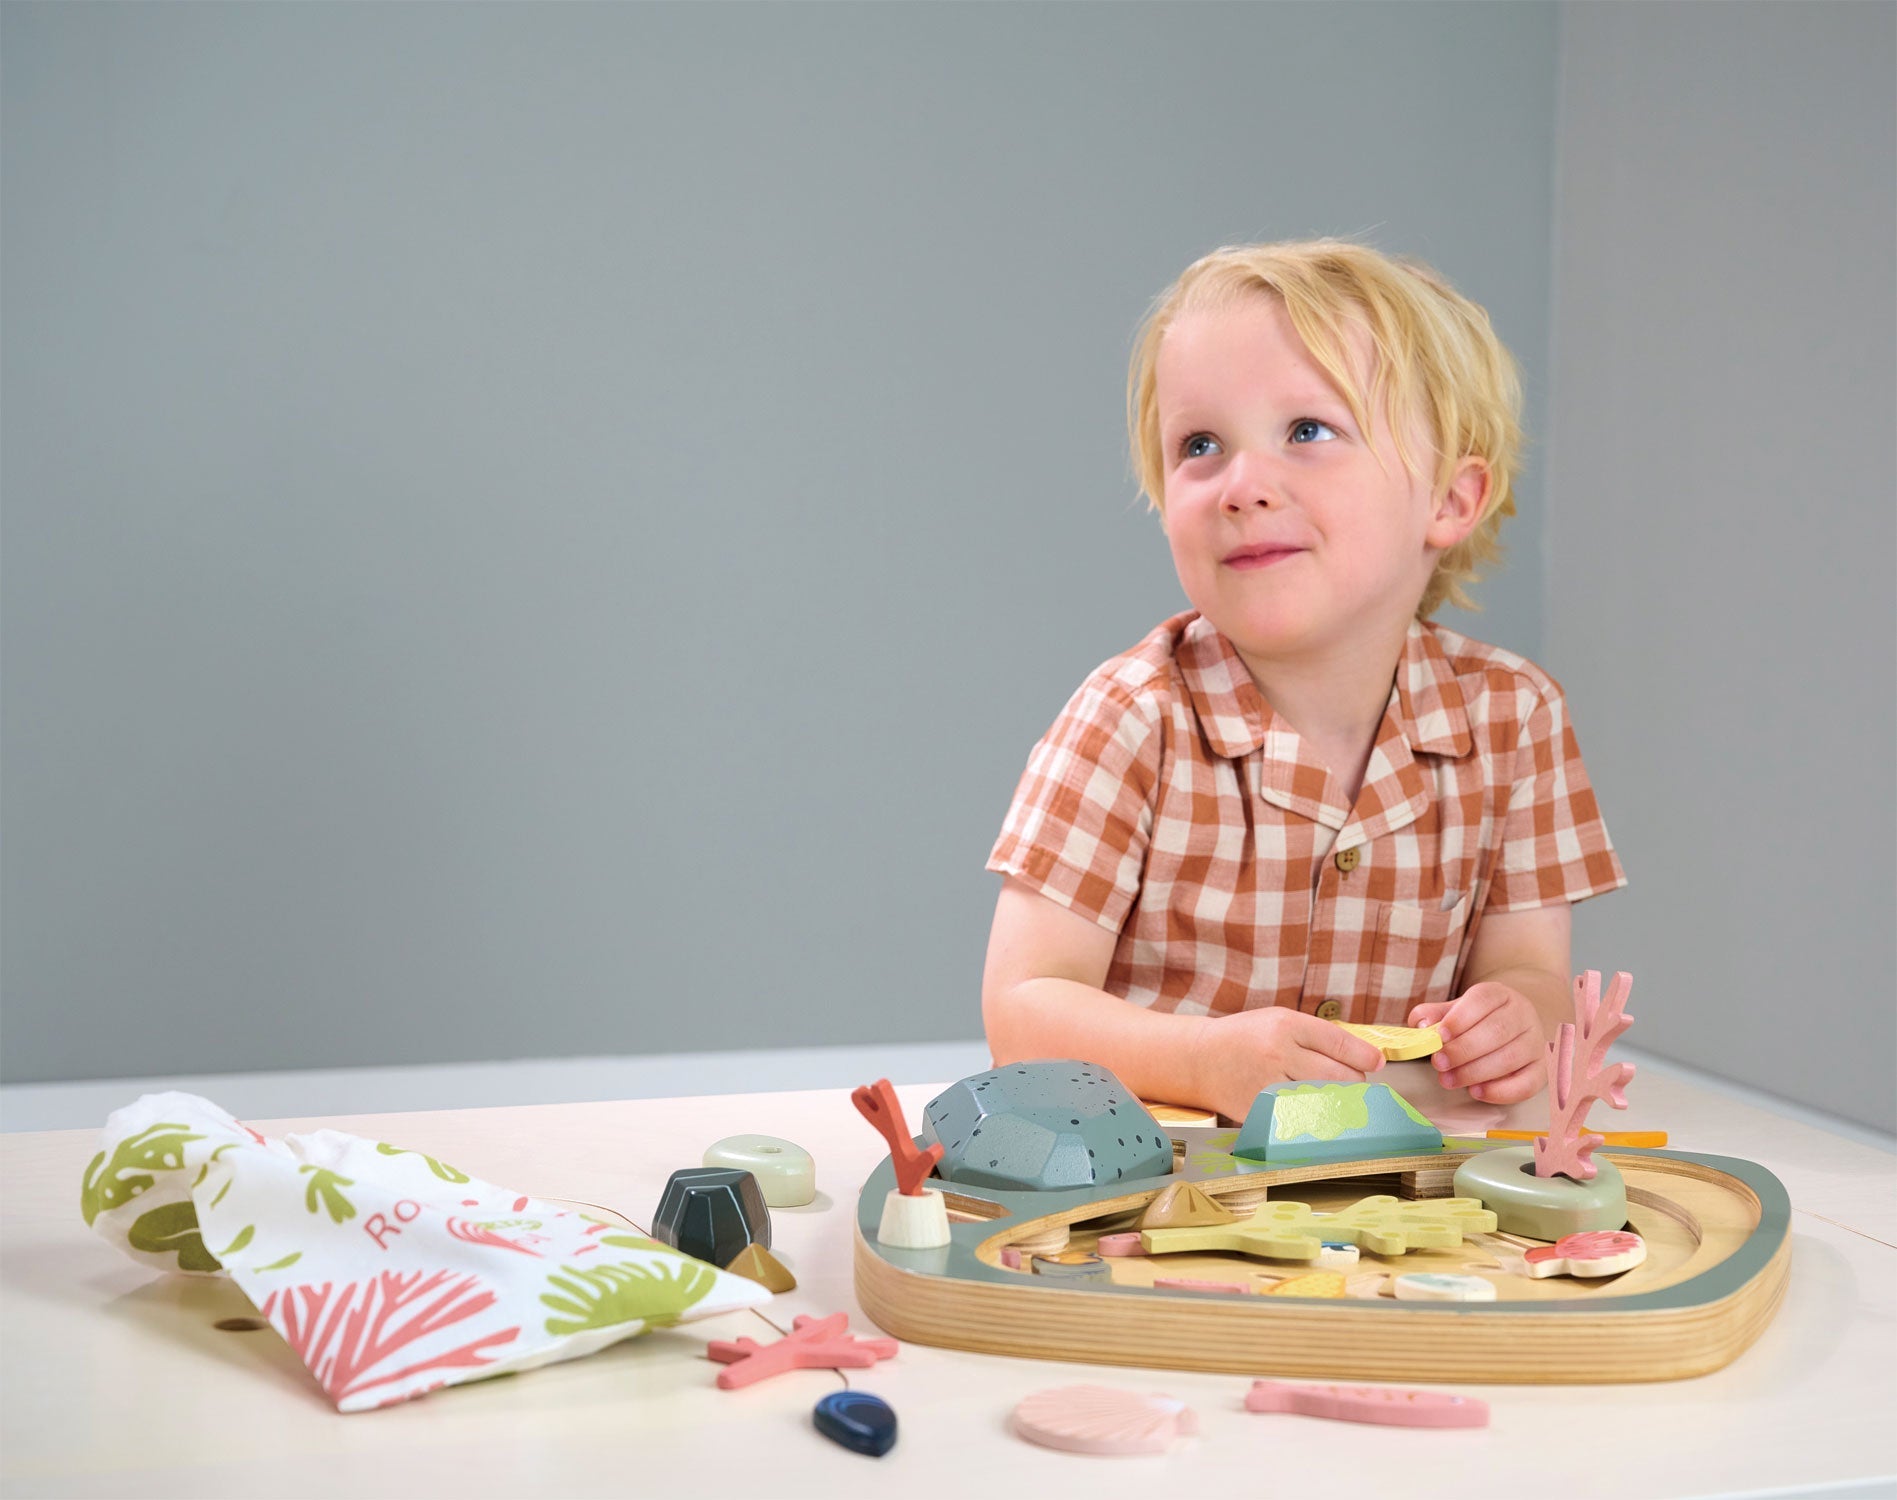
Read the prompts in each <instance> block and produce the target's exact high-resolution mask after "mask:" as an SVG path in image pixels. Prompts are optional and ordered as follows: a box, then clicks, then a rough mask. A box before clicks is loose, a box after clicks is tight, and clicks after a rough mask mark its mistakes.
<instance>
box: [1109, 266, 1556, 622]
mask: <svg viewBox="0 0 1897 1500" xmlns="http://www.w3.org/2000/svg"><path fill="white" fill-rule="evenodd" d="M1246 293H1263V294H1265V295H1267V296H1271V297H1276V298H1277V299H1278V300H1279V301H1280V302H1281V303H1282V304H1283V306H1284V309H1285V312H1286V313H1287V314H1288V315H1289V317H1290V319H1291V324H1292V327H1294V328H1295V329H1296V330H1297V333H1298V336H1299V337H1300V338H1301V339H1303V341H1304V344H1305V347H1306V348H1308V349H1309V350H1310V352H1311V357H1312V358H1313V359H1314V360H1316V361H1317V363H1318V365H1319V366H1320V367H1321V368H1322V369H1323V370H1324V372H1325V373H1326V374H1327V375H1329V376H1330V378H1331V381H1332V383H1333V384H1335V385H1336V387H1337V389H1338V391H1339V392H1340V394H1341V395H1342V396H1343V398H1344V400H1345V401H1346V402H1347V403H1348V405H1349V407H1350V412H1351V415H1352V416H1353V417H1354V418H1355V419H1356V421H1357V424H1358V427H1359V429H1360V430H1361V431H1363V432H1365V433H1369V432H1370V431H1371V430H1372V423H1371V421H1370V413H1371V411H1373V410H1377V411H1381V412H1382V413H1383V414H1384V416H1385V417H1386V418H1387V419H1388V420H1389V424H1390V428H1391V430H1392V431H1393V432H1394V433H1395V435H1396V445H1397V456H1398V458H1399V459H1400V460H1401V462H1402V464H1403V466H1404V467H1405V468H1406V469H1407V470H1409V471H1410V472H1411V473H1412V474H1419V473H1420V472H1421V471H1420V470H1419V469H1418V468H1417V465H1416V463H1415V461H1414V458H1415V455H1413V454H1411V452H1410V451H1409V444H1408V443H1407V442H1406V441H1405V432H1406V429H1407V428H1408V427H1409V425H1410V422H1409V420H1406V418H1409V419H1414V418H1420V419H1421V420H1422V422H1423V424H1424V427H1425V430H1426V431H1427V432H1428V434H1429V437H1430V440H1431V441H1432V442H1433V444H1434V445H1435V473H1434V475H1433V477H1432V479H1431V493H1432V494H1435V493H1440V492H1441V491H1442V490H1443V489H1444V488H1445V487H1446V486H1447V485H1448V483H1449V481H1450V478H1451V476H1453V475H1454V473H1455V470H1456V466H1457V464H1458V463H1459V462H1460V461H1461V460H1462V459H1463V458H1465V457H1469V456H1474V457H1477V458H1481V459H1484V460H1486V461H1487V463H1488V466H1489V472H1490V475H1491V482H1490V487H1489V495H1488V500H1487V503H1486V504H1485V506H1484V507H1483V512H1482V517H1481V519H1480V521H1479V522H1478V523H1477V525H1476V528H1475V530H1473V531H1472V532H1470V533H1469V535H1468V536H1467V537H1465V538H1464V539H1463V540H1462V541H1460V542H1458V543H1457V544H1456V545H1455V546H1453V547H1450V548H1449V549H1447V550H1446V551H1445V552H1444V553H1443V554H1442V556H1441V557H1439V558H1438V559H1437V560H1436V571H1435V573H1434V574H1433V575H1432V576H1431V578H1430V580H1429V585H1428V587H1427V588H1426V589H1425V590H1424V592H1423V598H1422V602H1421V603H1419V604H1418V605H1417V608H1416V614H1417V618H1419V619H1427V618H1428V617H1429V616H1430V615H1431V614H1433V613H1434V612H1435V610H1436V608H1437V606H1438V605H1440V604H1442V603H1443V602H1444V601H1445V600H1447V601H1449V602H1450V603H1452V604H1454V605H1456V606H1457V607H1458V608H1461V609H1474V608H1476V607H1477V606H1476V604H1475V603H1474V601H1473V600H1472V599H1470V597H1469V595H1468V593H1467V592H1466V591H1465V590H1464V588H1463V585H1464V584H1466V583H1472V582H1474V581H1475V580H1476V579H1477V578H1478V577H1479V576H1480V574H1479V572H1478V571H1477V570H1478V568H1479V567H1480V566H1481V565H1482V564H1485V563H1488V562H1491V561H1493V560H1494V559H1495V558H1497V557H1499V556H1501V552H1502V545H1501V542H1500V540H1499V539H1498V536H1497V533H1498V532H1499V531H1500V530H1501V525H1502V521H1503V520H1504V518H1506V517H1508V516H1512V515H1514V514H1515V476H1516V473H1517V472H1518V470H1519V469H1520V466H1521V448H1522V441H1523V439H1522V426H1521V404H1522V392H1521V376H1520V374H1519V372H1518V371H1517V369H1516V366H1515V361H1514V359H1513V357H1512V356H1511V355H1510V354H1509V352H1508V350H1507V349H1505V348H1504V347H1503V346H1502V341H1501V340H1500V339H1498V338H1497V337H1496V336H1495V330H1494V329H1493V328H1492V327H1491V326H1490V324H1489V315H1488V314H1487V313H1486V312H1484V311H1483V310H1482V309H1481V308H1480V307H1478V306H1477V305H1476V304H1475V303H1473V302H1471V301H1469V300H1468V299H1467V298H1466V297H1463V296H1462V295H1460V294H1459V293H1458V292H1457V291H1456V290H1455V288H1454V287H1452V286H1450V285H1449V283H1448V282H1447V281H1445V280H1443V278H1442V277H1441V276H1440V275H1438V274H1437V273H1436V272H1435V271H1434V270H1432V269H1431V268H1430V267H1428V266H1426V265H1423V264H1422V263H1421V262H1420V261H1414V260H1408V259H1402V258H1397V257H1392V256H1388V255H1385V254H1383V253H1382V252H1381V251H1378V250H1372V249H1371V248H1370V247H1369V246H1367V245H1358V244H1353V243H1352V242H1350V241H1348V240H1285V241H1280V242H1278V243H1276V244H1268V245H1230V246H1226V247H1225V248H1223V249H1220V250H1214V251H1213V252H1212V253H1211V254H1210V255H1207V256H1204V257H1202V258H1201V259H1199V260H1196V261H1194V262H1193V263H1192V264H1191V265H1190V266H1188V267H1187V268H1186V270H1185V273H1184V274H1183V275H1182V276H1180V278H1179V279H1178V280H1177V281H1176V282H1174V283H1173V284H1172V285H1171V286H1170V287H1168V288H1167V289H1166V291H1165V292H1164V293H1162V294H1161V296H1160V297H1159V300H1158V301H1157V302H1155V303H1154V304H1153V309H1152V311H1151V312H1150V313H1148V314H1147V316H1146V320H1145V322H1144V323H1143V324H1142V325H1141V327H1140V333H1139V338H1138V342H1137V343H1136V345H1135V348H1134V352H1133V362H1132V368H1131V371H1130V372H1129V375H1128V378H1127V393H1126V401H1127V426H1128V429H1129V432H1130V436H1131V439H1132V446H1133V471H1134V473H1135V474H1136V475H1137V476H1138V478H1139V481H1140V488H1141V489H1142V490H1144V491H1145V493H1146V496H1147V498H1148V499H1149V500H1150V501H1151V502H1152V505H1153V508H1154V509H1155V510H1160V511H1163V510H1164V509H1165V463H1164V456H1163V454H1162V453H1161V451H1160V441H1159V404H1158V378H1157V375H1156V367H1157V364H1158V360H1159V346H1160V343H1161V341H1162V340H1163V339H1164V338H1165V336H1166V330H1167V329H1168V328H1170V327H1171V326H1172V324H1173V323H1174V322H1175V321H1176V320H1177V319H1178V317H1179V316H1180V314H1182V313H1184V312H1186V311H1188V310H1191V311H1197V310H1200V309H1204V308H1207V307H1219V306H1223V305H1226V304H1228V303H1229V302H1230V301H1231V300H1232V299H1234V298H1236V297H1239V296H1242V295H1244V294H1246ZM1357 333H1367V334H1368V335H1369V337H1370V344H1371V351H1372V353H1371V360H1370V365H1371V368H1370V370H1369V372H1368V373H1369V377H1370V388H1369V390H1368V391H1365V390H1364V388H1363V384H1362V381H1361V379H1360V377H1359V372H1358V371H1357V370H1356V369H1354V368H1353V365H1354V360H1353V358H1352V349H1351V345H1352V336H1353V334H1357Z"/></svg>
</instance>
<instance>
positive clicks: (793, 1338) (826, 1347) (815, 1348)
mask: <svg viewBox="0 0 1897 1500" xmlns="http://www.w3.org/2000/svg"><path fill="white" fill-rule="evenodd" d="M790 1326H791V1331H790V1332H789V1333H788V1334H786V1335H785V1336H784V1337H783V1338H781V1339H779V1340H778V1341H777V1342H776V1343H774V1344H760V1343H759V1342H758V1341H757V1340H756V1339H713V1340H711V1341H710V1342H709V1343H707V1344H706V1345H705V1357H706V1358H707V1359H715V1360H717V1361H718V1362H719V1363H720V1364H722V1365H724V1366H725V1367H726V1368H724V1369H722V1370H720V1371H719V1372H718V1389H719V1390H721V1391H734V1390H737V1389H738V1388H739V1387H741V1386H747V1385H753V1384H755V1383H756V1382H758V1381H760V1380H768V1379H769V1378H770V1377H771V1376H773V1375H782V1374H783V1373H784V1372H785V1371H786V1370H861V1369H866V1368H868V1367H869V1366H870V1365H873V1364H875V1363H876V1362H877V1361H878V1360H882V1359H894V1358H895V1357H896V1348H897V1344H896V1341H895V1340H894V1339H865V1338H858V1337H857V1336H856V1335H855V1334H853V1333H851V1332H849V1331H848V1330H849V1326H850V1315H849V1314H848V1313H831V1314H830V1316H829V1317H827V1318H810V1317H800V1318H797V1319H795V1320H793V1321H792V1323H791V1325H790Z"/></svg>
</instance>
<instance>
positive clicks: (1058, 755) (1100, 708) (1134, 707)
mask: <svg viewBox="0 0 1897 1500" xmlns="http://www.w3.org/2000/svg"><path fill="white" fill-rule="evenodd" d="M1159 751H1160V732H1159V722H1158V715H1157V711H1156V707H1155V706H1154V705H1151V704H1146V703H1143V702H1141V701H1140V700H1139V699H1138V698H1137V697H1136V696H1135V695H1134V694H1132V693H1130V692H1129V691H1128V690H1127V689H1126V687H1125V686H1124V685H1122V684H1120V683H1118V682H1116V681H1114V680H1113V679H1112V678H1111V677H1110V676H1107V675H1105V672H1104V669H1103V671H1102V672H1098V673H1095V674H1094V675H1093V676H1092V677H1089V678H1088V679H1087V681H1085V682H1084V683H1082V684H1081V686H1080V690H1079V691H1078V692H1077V693H1075V694H1074V696H1073V698H1072V699H1071V700H1070V701H1069V702H1068V704H1067V707H1066V708H1064V709H1062V710H1061V714H1060V717H1059V718H1057V719H1056V720H1055V721H1054V725H1053V727H1052V728H1051V729H1049V730H1048V731H1047V733H1046V734H1045V735H1044V736H1042V738H1041V741H1040V743H1039V744H1037V745H1036V746H1035V747H1034V753H1033V754H1032V755H1030V756H1029V757H1028V765H1027V770H1026V771H1024V772H1023V773H1022V775H1021V784H1020V785H1019V786H1018V787H1017V788H1016V789H1015V793H1014V802H1013V804H1012V805H1011V806H1010V807H1009V808H1008V816H1007V819H1006V821H1005V822H1004V823H1003V824H1002V828H1001V837H1000V838H999V839H998V840H997V841H996V843H995V847H994V850H993V852H992V853H991V854H989V856H988V868H989V869H990V870H993V871H995V872H997V873H998V874H1002V875H1011V876H1013V877H1014V878H1015V879H1017V880H1019V881H1021V882H1023V883H1024V884H1026V885H1029V886H1031V887H1033V888H1034V889H1035V890H1037V891H1039V892H1040V893H1041V894H1042V895H1044V896H1046V897H1048V898H1049V899H1050V900H1053V901H1056V902H1058V903H1059V904H1060V905H1062V906H1064V907H1067V908H1068V909H1069V910H1071V911H1076V912H1079V913H1080V914H1081V915H1082V916H1084V917H1087V918H1088V919H1089V920H1091V921H1094V922H1097V923H1098V924H1099V925H1100V926H1102V927H1105V928H1108V929H1109V930H1111V931H1114V932H1118V931H1119V930H1120V928H1121V926H1122V925H1123V924H1124V923H1125V921H1126V917H1127V913H1128V912H1129V911H1130V910H1131V909H1132V906H1133V902H1134V899H1135V898H1136V897H1137V896H1138V895H1139V890H1140V878H1141V873H1142V871H1143V870H1144V868H1145V864H1146V849H1147V844H1148V842H1149V841H1150V839H1151V837H1152V829H1153V800H1154V796H1155V791H1156V787H1157V785H1158V777H1159Z"/></svg>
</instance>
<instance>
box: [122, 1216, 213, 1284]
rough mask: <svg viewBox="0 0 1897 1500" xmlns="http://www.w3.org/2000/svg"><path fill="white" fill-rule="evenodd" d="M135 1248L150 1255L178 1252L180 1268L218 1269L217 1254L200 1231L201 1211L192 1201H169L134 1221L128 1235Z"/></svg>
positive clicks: (191, 1269) (192, 1269) (186, 1269)
mask: <svg viewBox="0 0 1897 1500" xmlns="http://www.w3.org/2000/svg"><path fill="white" fill-rule="evenodd" d="M126 1239H128V1240H130V1241H131V1245H132V1248H133V1249H134V1250H143V1251H145V1252H146V1253H147V1254H150V1255H176V1256H177V1257H178V1269H179V1270H180V1271H215V1270H217V1269H218V1264H217V1258H216V1257H215V1256H214V1255H212V1254H211V1252H210V1251H209V1250H206V1249H205V1248H204V1237H203V1236H202V1235H200V1234H199V1233H198V1211H197V1209H195V1208H194V1207H192V1206H191V1205H190V1204H189V1203H165V1204H161V1205H160V1206H159V1207H157V1208H154V1209H153V1210H152V1211H151V1212H150V1213H148V1214H140V1215H139V1216H138V1217H137V1218H136V1219H134V1220H133V1221H132V1228H131V1232H130V1233H129V1234H127V1235H126Z"/></svg>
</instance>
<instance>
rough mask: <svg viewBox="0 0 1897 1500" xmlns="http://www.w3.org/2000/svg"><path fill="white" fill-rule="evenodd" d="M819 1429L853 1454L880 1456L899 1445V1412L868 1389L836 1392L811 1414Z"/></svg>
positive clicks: (821, 1402)
mask: <svg viewBox="0 0 1897 1500" xmlns="http://www.w3.org/2000/svg"><path fill="white" fill-rule="evenodd" d="M810 1415H811V1420H812V1421H814V1422H815V1423H816V1424H817V1431H819V1432H821V1433H822V1434H823V1435H824V1436H825V1437H827V1438H828V1439H830V1441H831V1442H833V1443H841V1444H842V1445H843V1446H844V1447H845V1448H848V1449H850V1450H851V1451H852V1452H854V1453H867V1454H868V1455H869V1456H870V1457H871V1458H881V1457H882V1456H883V1455H884V1454H885V1453H887V1452H888V1451H889V1450H890V1449H891V1448H893V1447H895V1446H896V1414H895V1412H893V1411H891V1410H890V1407H889V1403H888V1402H887V1401H885V1400H883V1399H882V1397H880V1396H872V1395H870V1393H869V1392H868V1391H836V1392H834V1393H832V1394H831V1395H828V1396H825V1397H824V1398H823V1400H821V1401H819V1402H818V1403H817V1409H816V1410H815V1411H813V1412H812V1413H811V1414H810Z"/></svg>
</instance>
